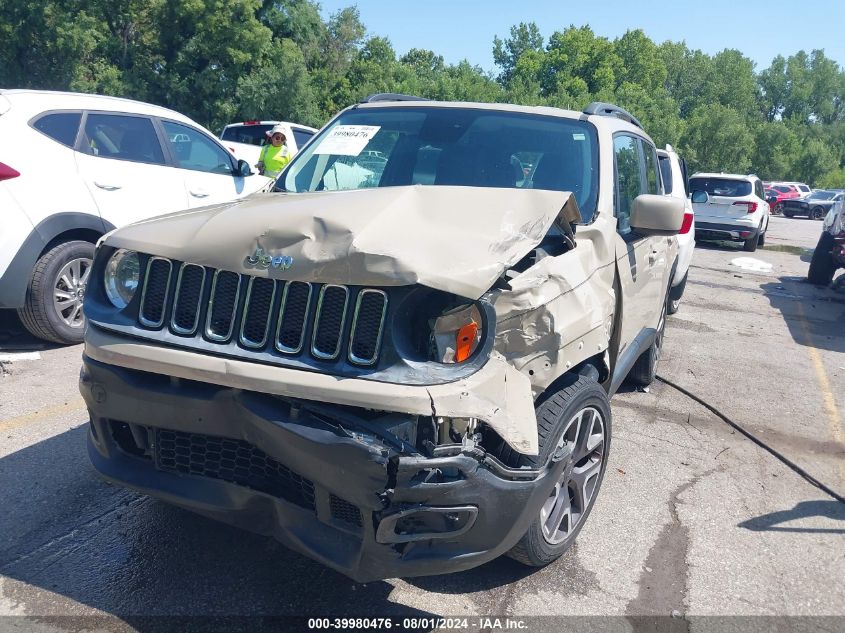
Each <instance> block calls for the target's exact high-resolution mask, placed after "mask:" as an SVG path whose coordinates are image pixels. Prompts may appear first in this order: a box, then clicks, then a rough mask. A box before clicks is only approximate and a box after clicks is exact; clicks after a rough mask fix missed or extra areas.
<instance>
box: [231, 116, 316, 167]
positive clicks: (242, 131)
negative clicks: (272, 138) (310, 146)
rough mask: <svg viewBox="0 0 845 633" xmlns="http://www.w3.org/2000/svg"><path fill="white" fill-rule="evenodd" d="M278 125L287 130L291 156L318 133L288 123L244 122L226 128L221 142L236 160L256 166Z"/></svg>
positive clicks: (302, 126) (287, 141)
mask: <svg viewBox="0 0 845 633" xmlns="http://www.w3.org/2000/svg"><path fill="white" fill-rule="evenodd" d="M276 125H281V126H282V127H283V128H285V139H286V141H285V144H286V145H287V146H288V150H289V151H290V155H291V156H294V155H295V154H296V153H297V152H298V151H299V150H301V149H302V146H303V145H305V144H306V143H307V142H308V141H310V140H311V137H312V136H314V134H316V133H317V130H315V129H314V128H313V127H307V126H305V125H299V124H297V123H288V122H286V121H244V122H243V123H231V124H229V125H227V126H226V127H224V128H223V131H222V132H221V133H220V140H221V141H223V145H225V146H226V149H228V150H229V151H230V152H232V154H234V155H235V157H236V158H239V159H241V160H245V161H246V162H248V163H249V164H250V165H253V166H255V164H256V163H257V162H258V157H259V156H260V154H261V146H262V145H264V144H265V143H266V142H267V135H268V134H269V132H270V130H272V129H273V128H274V127H275V126H276Z"/></svg>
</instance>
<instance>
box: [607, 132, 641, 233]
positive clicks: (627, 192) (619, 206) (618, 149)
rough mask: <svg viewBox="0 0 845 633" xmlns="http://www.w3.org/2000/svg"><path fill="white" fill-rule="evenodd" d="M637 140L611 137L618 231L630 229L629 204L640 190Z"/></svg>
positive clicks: (631, 137)
mask: <svg viewBox="0 0 845 633" xmlns="http://www.w3.org/2000/svg"><path fill="white" fill-rule="evenodd" d="M638 145H639V141H638V140H637V139H635V138H634V137H633V136H626V135H619V136H616V137H614V139H613V155H614V160H615V164H616V191H615V198H616V218H617V226H616V228H617V230H618V231H619V232H620V233H629V232H630V231H631V222H630V220H631V206H632V205H633V203H634V198H636V197H637V196H638V195H640V193H641V192H642V164H641V159H640V152H639V148H638Z"/></svg>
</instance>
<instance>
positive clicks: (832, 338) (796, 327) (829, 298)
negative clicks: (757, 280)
mask: <svg viewBox="0 0 845 633" xmlns="http://www.w3.org/2000/svg"><path fill="white" fill-rule="evenodd" d="M760 289H761V290H762V291H763V293H764V294H765V295H766V298H767V299H768V300H769V303H771V305H772V307H773V308H775V309H777V310H779V311H780V313H781V314H782V315H783V319H784V321H785V322H786V326H787V328H789V333H790V335H791V336H792V338H793V340H794V341H795V342H796V343H798V344H799V345H803V346H805V347H814V348H816V349H825V350H830V351H834V352H840V353H845V330H843V327H842V324H843V323H845V296H843V295H842V293H839V292H836V291H834V290H831V289H829V288H818V287H816V286H813V285H811V284H809V283H808V282H807V281H806V280H804V279H802V278H799V277H780V278H779V279H778V281H777V282H769V283H764V284H760Z"/></svg>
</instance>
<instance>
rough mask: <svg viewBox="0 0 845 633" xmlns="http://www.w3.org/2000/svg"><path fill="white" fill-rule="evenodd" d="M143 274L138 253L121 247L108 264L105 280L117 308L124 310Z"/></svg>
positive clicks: (107, 289)
mask: <svg viewBox="0 0 845 633" xmlns="http://www.w3.org/2000/svg"><path fill="white" fill-rule="evenodd" d="M140 276H141V264H140V262H139V261H138V253H136V252H135V251H127V250H126V249H120V250H118V251H115V253H114V255H112V256H111V259H110V260H109V261H108V263H107V264H106V272H105V274H104V281H105V286H106V295H107V296H108V298H109V301H111V302H112V305H114V307H115V308H118V309H120V310H122V309H123V308H125V307H126V306H127V305H129V302H130V301H132V297H134V296H135V291H136V290H137V289H138V278H139V277H140Z"/></svg>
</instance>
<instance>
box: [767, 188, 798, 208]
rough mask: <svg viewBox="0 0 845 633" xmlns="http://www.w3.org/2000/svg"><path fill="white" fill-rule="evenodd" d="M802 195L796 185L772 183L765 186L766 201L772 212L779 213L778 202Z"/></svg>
mask: <svg viewBox="0 0 845 633" xmlns="http://www.w3.org/2000/svg"><path fill="white" fill-rule="evenodd" d="M803 195H804V194H803V193H802V192H801V191H800V190H799V189H798V187H797V186H796V185H773V184H772V185H768V186H767V187H766V202H768V203H769V208H770V209H771V211H772V213H780V203H781V202H783V201H784V200H792V199H793V198H800V197H801V196H803ZM773 199H774V200H773Z"/></svg>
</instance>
